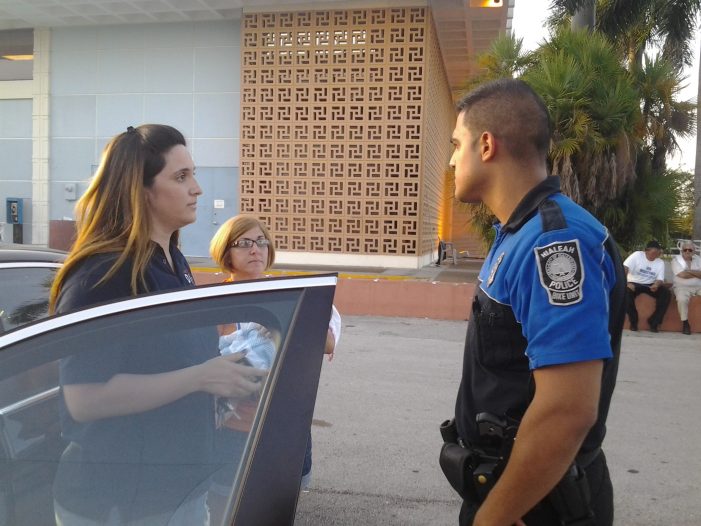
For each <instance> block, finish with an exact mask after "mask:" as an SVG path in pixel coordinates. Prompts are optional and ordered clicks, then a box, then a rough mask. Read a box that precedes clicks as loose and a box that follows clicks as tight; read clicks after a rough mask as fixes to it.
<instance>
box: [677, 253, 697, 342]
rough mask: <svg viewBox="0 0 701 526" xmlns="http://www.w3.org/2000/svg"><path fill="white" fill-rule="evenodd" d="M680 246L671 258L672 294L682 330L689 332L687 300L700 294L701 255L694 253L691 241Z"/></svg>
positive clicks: (685, 332)
mask: <svg viewBox="0 0 701 526" xmlns="http://www.w3.org/2000/svg"><path fill="white" fill-rule="evenodd" d="M680 248H681V253H680V254H679V255H678V256H674V258H673V259H672V273H673V274H674V295H675V296H676V297H677V307H678V308H679V317H680V318H681V320H682V332H683V333H684V334H691V326H690V325H689V300H690V299H691V297H692V296H701V257H699V256H697V255H696V254H695V253H694V252H695V251H696V247H695V246H694V243H693V242H692V241H683V242H682V243H681V247H680Z"/></svg>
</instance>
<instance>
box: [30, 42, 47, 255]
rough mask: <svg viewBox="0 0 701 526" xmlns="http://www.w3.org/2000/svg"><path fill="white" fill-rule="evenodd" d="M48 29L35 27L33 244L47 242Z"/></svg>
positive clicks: (44, 243)
mask: <svg viewBox="0 0 701 526" xmlns="http://www.w3.org/2000/svg"><path fill="white" fill-rule="evenodd" d="M50 48H51V31H50V29H48V28H35V29H34V83H33V89H32V100H33V104H32V145H33V146H32V244H35V245H46V244H48V242H49V155H50V153H49V91H50V79H51V77H50V71H49V69H50V60H49V58H50Z"/></svg>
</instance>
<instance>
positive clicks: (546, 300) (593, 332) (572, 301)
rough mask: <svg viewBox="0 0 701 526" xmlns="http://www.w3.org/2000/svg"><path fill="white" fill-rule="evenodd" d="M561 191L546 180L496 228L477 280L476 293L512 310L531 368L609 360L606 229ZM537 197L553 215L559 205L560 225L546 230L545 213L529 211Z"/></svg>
mask: <svg viewBox="0 0 701 526" xmlns="http://www.w3.org/2000/svg"><path fill="white" fill-rule="evenodd" d="M559 186H560V184H559V178H557V177H549V178H548V179H546V180H545V181H544V182H543V183H541V184H539V185H538V186H537V187H536V188H534V189H533V190H532V191H531V192H530V193H529V194H528V195H527V196H526V198H524V200H523V201H522V203H521V204H520V205H519V207H517V209H516V210H515V211H514V212H513V214H512V216H511V217H510V218H509V220H508V221H507V224H506V225H504V226H502V225H500V224H497V225H495V229H496V239H495V241H494V243H493V246H492V248H491V250H490V251H489V255H488V256H487V258H486V260H485V262H484V265H483V267H482V270H481V272H480V275H479V280H480V284H479V286H480V288H481V289H482V291H483V292H484V293H485V294H486V295H487V296H488V297H489V298H491V299H492V300H494V301H496V302H498V303H500V304H502V305H507V306H510V307H511V309H512V310H513V313H514V316H515V318H516V321H517V322H518V323H520V324H521V327H522V333H523V336H524V337H525V339H526V340H527V342H528V344H527V347H526V355H527V356H528V362H529V366H530V368H531V369H537V368H539V367H545V366H548V365H556V364H564V363H571V362H578V361H587V360H595V359H606V358H611V356H612V351H611V346H610V335H609V332H608V322H609V308H608V302H609V294H610V291H611V289H612V287H613V286H614V284H615V280H616V275H615V269H614V267H613V264H612V262H611V260H610V258H608V257H606V250H605V247H604V242H605V241H606V239H607V237H608V232H607V230H606V228H605V227H604V226H602V225H601V224H600V223H599V222H598V221H597V220H596V219H595V218H594V217H593V216H591V214H589V213H588V212H587V211H586V210H584V209H583V208H581V207H580V206H578V205H576V204H575V203H573V202H572V201H571V200H570V199H568V198H567V197H565V196H563V195H562V194H561V193H559V190H560V188H559ZM540 196H542V197H546V196H549V197H548V199H549V200H550V201H554V203H555V204H556V205H557V206H554V207H551V209H554V210H553V213H554V214H556V215H557V214H558V213H560V212H558V211H557V207H558V206H559V208H560V209H561V215H562V217H564V218H566V219H565V220H564V222H563V224H564V227H563V224H558V225H555V228H554V229H552V230H548V231H545V232H544V228H543V227H544V225H543V217H542V216H543V215H544V214H543V212H542V210H538V211H536V210H534V208H533V205H534V202H536V201H538V199H539V197H540ZM546 215H549V214H546ZM545 221H546V222H547V221H548V219H547V218H546V219H545Z"/></svg>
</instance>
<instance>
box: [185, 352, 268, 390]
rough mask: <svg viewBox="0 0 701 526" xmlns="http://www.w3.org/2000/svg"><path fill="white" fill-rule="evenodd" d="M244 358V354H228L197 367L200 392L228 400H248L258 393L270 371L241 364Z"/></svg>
mask: <svg viewBox="0 0 701 526" xmlns="http://www.w3.org/2000/svg"><path fill="white" fill-rule="evenodd" d="M244 356H245V355H244V354H243V353H234V354H227V355H224V356H217V357H216V358H212V359H211V360H207V361H206V362H204V363H202V364H200V365H197V366H196V367H198V368H199V375H200V386H201V387H200V390H202V391H206V392H208V393H210V394H213V395H217V396H225V397H227V398H247V397H249V396H251V395H254V394H256V393H258V392H259V391H260V390H261V387H262V385H263V382H262V381H261V380H262V379H263V378H265V377H266V376H267V375H268V371H267V370H265V369H256V368H255V367H251V366H249V365H244V364H243V363H240V361H241V360H242V359H243V358H244Z"/></svg>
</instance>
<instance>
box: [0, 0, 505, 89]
mask: <svg viewBox="0 0 701 526" xmlns="http://www.w3.org/2000/svg"><path fill="white" fill-rule="evenodd" d="M514 2H515V0H417V1H411V0H410V1H408V2H407V1H402V0H376V1H372V0H361V1H353V0H351V1H348V0H321V1H308V2H305V3H300V2H299V0H275V2H274V3H273V2H272V1H271V0H122V1H116V0H0V30H3V29H19V28H32V27H68V26H86V25H109V24H136V23H156V22H192V21H202V20H234V19H238V18H240V17H241V13H242V12H243V11H258V10H276V11H278V10H283V9H285V10H286V9H291V10H312V9H333V8H336V6H338V8H342V9H348V8H354V7H377V6H402V5H422V4H423V5H426V4H428V5H430V6H431V8H432V11H433V14H434V19H435V23H436V29H437V31H438V38H439V41H440V46H441V52H442V55H443V60H444V63H445V68H446V72H447V74H448V82H449V84H450V86H451V88H452V89H453V90H457V89H459V88H460V87H461V86H462V85H463V84H464V83H465V81H466V80H467V79H468V78H469V77H470V76H471V75H472V74H474V72H475V57H476V56H477V55H479V54H480V53H482V52H484V51H486V50H487V49H488V47H489V45H490V44H491V42H492V41H493V40H494V38H496V37H497V36H498V35H499V34H501V33H503V32H504V31H506V30H510V29H511V19H512V17H513V5H514Z"/></svg>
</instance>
